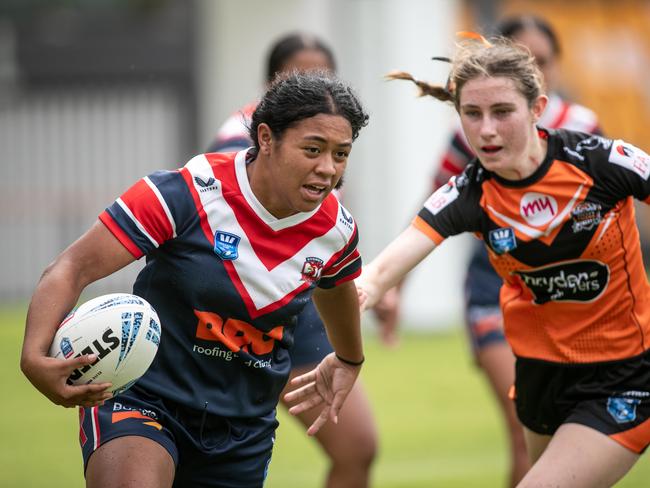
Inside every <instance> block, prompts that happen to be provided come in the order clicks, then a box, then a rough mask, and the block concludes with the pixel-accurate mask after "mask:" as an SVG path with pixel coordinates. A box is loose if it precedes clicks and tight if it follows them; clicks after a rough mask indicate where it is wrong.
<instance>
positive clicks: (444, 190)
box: [424, 176, 459, 215]
mask: <svg viewBox="0 0 650 488" xmlns="http://www.w3.org/2000/svg"><path fill="white" fill-rule="evenodd" d="M458 195H459V193H458V188H456V177H455V176H452V177H451V179H450V180H449V181H448V182H447V183H446V184H444V185H443V186H441V187H440V188H438V189H437V190H436V191H435V192H434V194H433V195H431V196H430V197H429V199H428V200H427V201H426V202H424V207H425V208H426V209H427V210H429V212H431V213H432V214H433V215H437V214H438V212H440V211H441V210H442V209H443V208H445V207H446V206H447V205H449V204H450V203H451V202H453V201H454V200H456V199H457V198H458Z"/></svg>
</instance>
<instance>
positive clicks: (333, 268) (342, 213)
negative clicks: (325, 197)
mask: <svg viewBox="0 0 650 488" xmlns="http://www.w3.org/2000/svg"><path fill="white" fill-rule="evenodd" d="M336 220H337V222H336V227H337V229H338V230H339V231H340V235H341V238H342V242H343V243H344V244H343V247H342V248H341V250H340V251H339V252H338V253H336V254H335V255H334V256H333V257H332V259H330V262H329V263H327V264H325V266H324V268H323V271H322V273H321V278H320V280H319V282H318V287H319V288H334V287H335V286H338V285H340V284H343V283H345V282H347V281H350V280H353V279H355V278H357V277H358V276H359V275H360V274H361V265H362V263H361V255H360V254H359V250H358V249H357V245H358V244H359V231H358V228H357V224H356V222H355V221H354V218H353V217H352V215H351V214H350V213H349V212H348V211H347V210H346V209H345V208H344V207H343V205H341V204H340V203H339V205H338V215H337V217H336Z"/></svg>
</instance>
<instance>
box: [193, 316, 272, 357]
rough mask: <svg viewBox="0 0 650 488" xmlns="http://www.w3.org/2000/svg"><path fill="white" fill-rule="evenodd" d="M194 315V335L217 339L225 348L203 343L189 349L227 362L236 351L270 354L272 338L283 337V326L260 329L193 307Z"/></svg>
mask: <svg viewBox="0 0 650 488" xmlns="http://www.w3.org/2000/svg"><path fill="white" fill-rule="evenodd" d="M194 314H195V315H196V316H197V318H198V319H199V321H198V323H197V324H196V338H197V339H202V340H205V341H213V342H220V343H221V344H223V345H224V346H225V348H227V349H224V348H220V347H212V348H210V347H209V346H208V347H204V345H203V346H199V345H198V344H195V345H194V347H193V349H192V350H193V351H194V352H195V353H198V354H202V355H204V356H211V357H213V358H219V359H225V360H226V361H230V360H232V358H233V357H239V355H238V353H240V352H245V353H248V354H249V355H258V356H259V355H265V354H270V353H272V352H273V349H274V348H275V344H276V341H279V340H282V338H283V336H284V326H283V325H278V326H276V327H273V329H271V330H269V331H263V330H260V329H258V328H257V327H255V326H254V325H252V324H249V323H247V322H244V321H243V320H239V319H235V318H233V317H229V318H227V319H225V320H224V319H223V317H221V316H220V315H219V314H217V313H214V312H205V311H201V310H194ZM245 364H246V363H245ZM254 367H256V366H254Z"/></svg>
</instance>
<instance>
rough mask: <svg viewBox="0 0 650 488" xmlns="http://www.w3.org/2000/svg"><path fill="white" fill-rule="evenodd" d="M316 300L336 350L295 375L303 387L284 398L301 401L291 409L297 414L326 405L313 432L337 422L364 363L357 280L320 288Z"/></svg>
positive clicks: (297, 385) (316, 292)
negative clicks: (311, 368)
mask: <svg viewBox="0 0 650 488" xmlns="http://www.w3.org/2000/svg"><path fill="white" fill-rule="evenodd" d="M313 300H314V303H315V304H316V308H317V309H318V312H319V314H320V316H321V318H322V319H323V322H324V323H325V328H326V329H327V335H328V338H329V340H330V343H331V344H332V347H333V348H334V351H335V352H334V353H332V354H329V355H328V356H326V357H325V358H324V359H323V360H322V361H321V362H320V363H319V365H318V366H317V367H316V368H315V369H314V370H312V371H310V372H309V373H306V374H304V375H302V376H299V377H297V378H294V379H293V380H292V382H291V385H292V386H296V387H299V388H298V389H296V390H293V391H291V392H289V393H287V394H286V395H285V397H284V398H285V400H286V401H288V402H295V401H297V402H298V403H297V404H296V405H294V406H293V407H291V408H290V409H289V412H290V413H292V414H294V415H297V414H299V413H302V412H304V411H306V410H309V409H311V408H314V407H317V406H322V410H321V413H320V415H319V416H318V418H317V419H316V420H315V421H314V423H313V424H312V425H311V426H310V427H309V429H308V430H307V434H309V435H314V434H316V432H318V430H319V429H320V428H321V426H322V425H323V424H325V422H327V420H328V419H330V420H332V421H333V422H334V423H336V422H337V421H338V414H339V411H340V410H341V406H342V405H343V402H344V400H345V398H346V397H347V396H348V393H350V390H351V389H352V386H353V385H354V382H355V381H356V379H357V376H358V375H359V371H360V370H361V363H363V347H362V345H361V330H360V319H359V302H358V298H357V291H356V287H355V286H354V282H352V281H349V282H347V283H344V284H342V285H340V286H337V287H335V288H329V289H321V288H319V289H317V290H316V291H315V292H314V296H313ZM351 363H354V364H351Z"/></svg>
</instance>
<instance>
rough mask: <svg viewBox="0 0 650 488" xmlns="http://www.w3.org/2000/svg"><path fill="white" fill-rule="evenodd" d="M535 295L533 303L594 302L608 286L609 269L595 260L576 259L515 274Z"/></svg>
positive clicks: (515, 272)
mask: <svg viewBox="0 0 650 488" xmlns="http://www.w3.org/2000/svg"><path fill="white" fill-rule="evenodd" d="M512 274H514V275H516V276H518V277H519V279H520V281H521V283H522V284H523V285H524V286H525V287H526V288H527V289H528V290H530V292H531V293H532V295H533V301H534V303H536V304H538V305H542V304H544V303H547V302H550V301H555V302H592V301H594V300H596V299H597V298H598V297H599V296H601V295H602V294H603V292H604V291H605V289H606V288H607V284H608V283H609V274H610V272H609V267H608V266H607V265H606V264H604V263H601V262H600V261H595V260H574V261H565V262H562V263H558V264H551V265H548V266H542V267H540V268H534V269H528V270H525V271H514V272H513V273H512Z"/></svg>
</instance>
